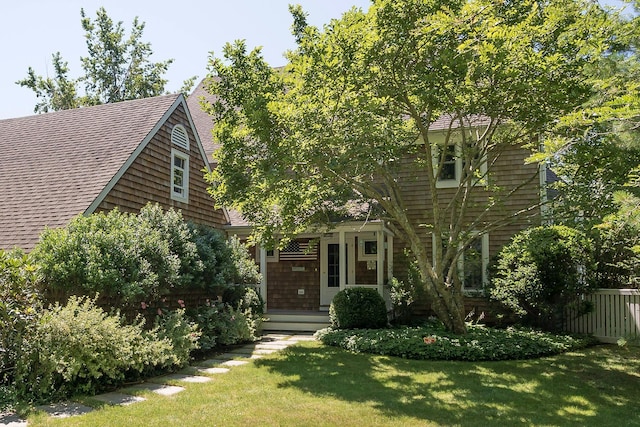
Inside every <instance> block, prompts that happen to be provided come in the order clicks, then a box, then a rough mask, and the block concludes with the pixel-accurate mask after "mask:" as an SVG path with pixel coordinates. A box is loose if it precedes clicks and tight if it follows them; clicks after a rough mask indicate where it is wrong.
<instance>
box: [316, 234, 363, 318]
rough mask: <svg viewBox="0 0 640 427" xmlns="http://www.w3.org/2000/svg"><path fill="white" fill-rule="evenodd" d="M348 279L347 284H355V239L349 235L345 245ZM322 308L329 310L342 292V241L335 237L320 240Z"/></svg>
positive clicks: (345, 281) (346, 279)
mask: <svg viewBox="0 0 640 427" xmlns="http://www.w3.org/2000/svg"><path fill="white" fill-rule="evenodd" d="M344 251H345V257H344V258H345V260H346V264H347V265H346V266H345V268H344V270H345V271H346V272H347V273H346V274H347V277H346V278H345V280H344V283H345V284H353V283H355V278H356V275H355V274H356V273H355V269H354V268H353V266H354V265H355V261H356V260H355V258H354V257H355V252H356V251H355V238H354V236H353V235H347V236H346V239H345V245H344ZM320 266H321V269H320V307H321V308H324V309H327V310H328V308H329V305H330V304H331V301H333V297H334V296H336V294H337V293H338V291H340V241H339V240H338V239H336V238H335V237H330V238H324V239H321V240H320Z"/></svg>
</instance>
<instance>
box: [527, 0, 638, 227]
mask: <svg viewBox="0 0 640 427" xmlns="http://www.w3.org/2000/svg"><path fill="white" fill-rule="evenodd" d="M637 7H638V3H637V2H636V13H635V16H631V17H626V18H625V17H621V16H618V12H616V13H615V15H616V18H617V19H616V20H614V21H612V24H613V25H614V29H613V31H614V32H615V34H616V39H615V43H613V44H612V45H611V48H610V49H609V50H608V51H607V52H606V54H605V55H602V56H600V57H599V58H598V61H595V62H594V63H593V64H591V65H590V68H589V73H588V74H587V79H588V80H589V83H590V84H591V85H592V86H593V88H594V90H593V91H592V95H591V96H590V97H589V98H588V99H587V100H586V101H585V102H584V104H583V105H582V106H581V108H579V109H576V110H574V111H571V112H570V113H569V114H566V115H564V116H562V117H560V118H559V120H558V122H557V124H556V126H555V127H554V128H553V129H552V132H550V133H549V134H548V135H547V139H546V141H545V150H544V152H543V153H541V154H540V155H538V156H537V158H538V159H540V158H543V157H546V158H547V159H548V161H549V162H550V164H551V165H552V167H553V168H554V170H555V171H556V172H557V174H558V176H559V179H558V182H557V183H556V185H555V187H556V189H557V190H558V192H559V196H558V198H557V200H556V203H555V206H554V215H555V217H556V219H557V220H558V221H560V222H563V223H566V224H570V225H572V226H576V227H579V228H581V229H584V230H586V231H589V230H590V229H591V227H593V226H594V224H598V223H599V222H600V221H602V219H603V218H604V217H606V216H607V215H609V214H612V213H613V212H615V211H616V210H617V209H618V206H619V204H618V203H616V201H615V200H616V198H615V197H614V194H615V193H616V192H617V191H627V192H631V193H633V194H635V195H636V196H640V180H639V179H638V176H640V132H639V131H638V130H639V128H640V84H639V82H640V57H639V55H640V53H639V52H638V45H639V43H640V17H638V14H637V10H638V9H637Z"/></svg>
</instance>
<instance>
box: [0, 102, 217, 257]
mask: <svg viewBox="0 0 640 427" xmlns="http://www.w3.org/2000/svg"><path fill="white" fill-rule="evenodd" d="M0 150H1V151H2V159H1V160H0V183H1V185H2V191H1V192H0V248H2V249H12V248H15V247H18V248H22V249H24V250H26V251H30V250H31V249H33V247H34V246H35V245H36V243H37V242H38V238H39V235H40V233H41V232H42V230H43V229H44V228H45V227H50V228H55V227H63V226H65V225H67V224H68V223H69V221H70V220H71V219H72V218H73V217H74V216H76V215H79V214H84V215H88V214H91V213H94V212H101V211H109V210H112V209H114V208H118V209H119V210H120V211H123V212H138V211H139V210H140V209H141V208H142V207H143V206H144V205H145V204H147V203H148V202H154V203H159V204H160V205H161V206H162V207H163V208H165V209H168V208H170V207H173V208H175V209H180V210H181V211H182V215H183V216H184V218H185V219H187V220H191V221H193V222H195V223H199V224H206V225H210V226H214V227H218V228H221V227H222V226H223V225H225V224H227V223H228V215H227V213H226V211H224V210H221V209H215V208H214V202H213V200H212V198H211V197H210V196H209V194H208V193H207V191H206V183H205V181H204V179H203V170H204V169H207V168H208V167H209V164H208V162H207V160H206V158H207V157H206V154H205V152H204V149H203V147H202V144H201V142H200V139H199V136H198V133H197V132H196V130H195V126H194V123H193V119H192V117H191V114H190V112H189V108H188V107H187V104H186V101H185V99H184V97H183V96H182V95H167V96H160V97H154V98H146V99H140V100H133V101H125V102H119V103H113V104H105V105H99V106H95V107H86V108H79V109H74V110H65V111H59V112H54V113H46V114H40V115H35V116H29V117H22V118H16V119H7V120H0Z"/></svg>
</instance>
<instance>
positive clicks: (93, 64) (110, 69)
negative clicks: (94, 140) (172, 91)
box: [16, 7, 173, 113]
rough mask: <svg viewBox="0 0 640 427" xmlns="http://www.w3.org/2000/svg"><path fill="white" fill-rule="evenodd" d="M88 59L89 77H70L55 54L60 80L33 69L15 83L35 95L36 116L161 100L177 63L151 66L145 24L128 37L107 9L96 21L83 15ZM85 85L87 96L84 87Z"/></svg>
mask: <svg viewBox="0 0 640 427" xmlns="http://www.w3.org/2000/svg"><path fill="white" fill-rule="evenodd" d="M80 15H81V17H82V19H81V23H82V28H83V29H84V31H85V38H86V43H87V52H88V56H86V57H81V58H80V60H81V62H82V68H83V69H84V76H82V77H80V78H78V79H70V78H69V77H68V72H69V69H68V67H67V62H65V61H63V60H62V57H61V55H60V52H58V53H55V54H54V55H53V67H54V70H55V77H54V78H50V77H46V78H45V77H42V76H38V75H36V74H35V71H34V70H33V69H32V68H31V67H29V70H28V76H27V78H25V79H23V80H20V81H18V82H16V84H18V85H20V86H24V87H27V88H29V89H31V90H33V91H34V92H35V93H36V96H37V98H38V100H39V101H38V103H37V104H36V106H35V108H34V112H36V113H46V112H48V111H58V110H66V109H70V108H77V107H80V106H87V105H97V104H105V103H110V102H118V101H124V100H128V99H136V98H146V97H152V96H157V95H161V94H162V93H164V91H165V85H166V83H167V80H165V79H164V78H163V76H164V74H165V73H166V72H167V69H168V68H169V65H170V64H171V63H172V62H173V60H171V59H169V60H167V61H163V62H155V63H154V62H151V61H150V57H151V54H152V53H153V52H152V50H151V44H150V43H143V42H142V41H141V38H142V33H143V30H144V23H142V22H139V21H138V18H137V17H136V18H135V19H134V20H133V24H132V27H133V28H132V30H131V33H130V35H129V36H128V37H127V36H126V34H125V29H124V27H123V24H122V21H120V22H118V23H114V22H113V20H112V19H111V18H110V17H109V16H108V15H107V11H106V10H105V9H104V8H102V7H101V8H100V9H98V11H97V12H96V19H95V20H94V21H92V20H91V19H89V18H88V17H87V16H86V14H85V11H84V9H81V10H80ZM82 84H84V95H79V93H80V91H79V86H80V85H82Z"/></svg>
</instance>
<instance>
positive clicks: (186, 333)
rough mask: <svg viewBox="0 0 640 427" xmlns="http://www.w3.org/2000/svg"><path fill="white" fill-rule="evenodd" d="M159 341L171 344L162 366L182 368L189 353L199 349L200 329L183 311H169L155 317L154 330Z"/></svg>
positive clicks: (186, 362)
mask: <svg viewBox="0 0 640 427" xmlns="http://www.w3.org/2000/svg"><path fill="white" fill-rule="evenodd" d="M154 330H155V331H156V332H157V337H158V339H160V340H163V341H168V342H170V343H171V349H170V351H169V352H168V353H167V358H166V361H165V362H164V363H163V365H164V366H175V367H179V368H181V367H184V366H186V365H187V364H188V363H189V359H190V356H191V352H192V351H193V350H195V349H197V348H198V347H199V345H198V341H199V339H200V335H201V332H200V329H199V328H198V325H197V324H195V323H193V322H190V321H189V320H188V319H187V317H186V316H185V311H184V309H179V310H175V311H171V312H169V313H166V314H163V315H161V316H158V317H156V322H155V329H154Z"/></svg>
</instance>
